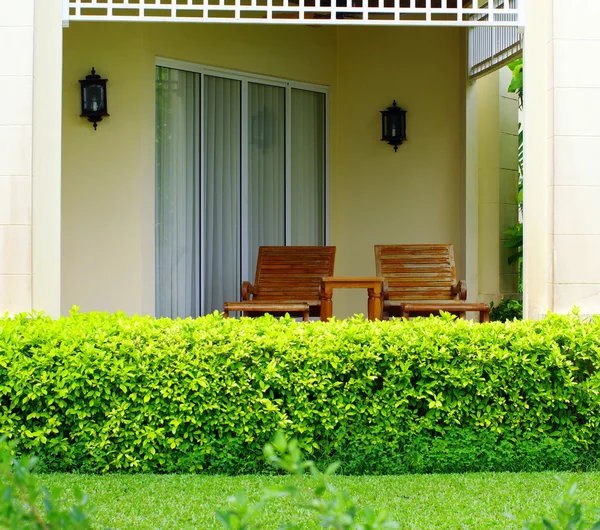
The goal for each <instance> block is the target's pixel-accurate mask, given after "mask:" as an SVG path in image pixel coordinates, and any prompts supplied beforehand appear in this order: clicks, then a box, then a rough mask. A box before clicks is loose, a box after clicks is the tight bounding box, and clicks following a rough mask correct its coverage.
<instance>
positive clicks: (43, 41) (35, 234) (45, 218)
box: [0, 0, 63, 317]
mask: <svg viewBox="0 0 600 530" xmlns="http://www.w3.org/2000/svg"><path fill="white" fill-rule="evenodd" d="M0 1H1V0H0ZM16 1H17V2H18V1H21V0H16ZM34 6H35V17H34V33H35V46H34V68H33V180H32V183H33V189H32V197H33V210H32V211H33V216H32V227H33V231H32V250H33V261H32V303H33V308H34V309H36V310H43V311H44V312H45V313H46V314H49V315H51V316H53V317H58V316H59V315H60V308H61V304H60V302H61V167H62V156H61V148H62V67H63V55H62V46H63V41H62V38H63V19H62V17H63V11H62V0H34Z"/></svg>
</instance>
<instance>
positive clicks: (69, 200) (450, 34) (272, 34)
mask: <svg viewBox="0 0 600 530" xmlns="http://www.w3.org/2000/svg"><path fill="white" fill-rule="evenodd" d="M90 35H94V39H93V41H91V40H90V39H89V36H90ZM99 42H101V43H102V45H101V46H98V45H97V43H99ZM404 50H406V51H410V53H406V52H404ZM465 58H466V31H465V30H464V29H463V28H458V27H456V28H454V27H378V28H373V27H356V26H351V27H335V26H321V25H319V26H297V25H295V26H279V25H271V26H267V25H221V24H167V23H149V24H139V23H126V22H125V23H124V22H118V23H117V22H102V23H100V22H73V23H71V24H70V27H69V28H67V29H65V30H64V56H63V116H62V118H63V139H62V144H63V148H62V162H63V169H62V296H61V298H62V301H61V312H62V313H67V312H68V311H69V309H70V308H71V307H72V306H73V305H77V306H79V307H81V309H82V310H84V311H88V310H104V311H116V310H123V311H126V312H127V313H141V314H156V311H157V292H158V291H157V289H161V284H160V281H158V282H157V275H159V274H160V273H161V270H160V267H161V263H162V266H164V260H163V261H162V262H160V260H159V261H157V259H158V258H157V253H158V252H159V250H158V245H159V244H160V240H159V238H158V236H157V226H158V224H159V223H158V221H157V215H158V208H160V207H161V206H160V197H158V196H157V171H159V169H157V166H156V164H155V162H156V160H157V158H156V157H157V152H158V149H159V148H158V147H155V145H157V144H156V142H157V139H156V134H157V133H156V130H157V129H156V128H155V120H156V116H157V114H156V107H155V104H156V103H155V99H156V83H157V77H156V76H157V73H156V72H157V65H158V66H159V67H161V68H167V69H168V68H174V69H175V70H176V71H178V72H182V71H184V70H186V69H187V71H191V70H196V71H197V68H196V67H198V68H200V67H201V68H206V69H208V70H207V73H206V74H205V75H206V77H203V78H202V80H199V85H201V86H202V89H204V87H205V86H206V87H207V88H206V90H207V91H208V90H209V86H208V82H209V81H210V79H216V78H219V79H228V78H231V79H235V78H240V76H242V77H243V76H244V75H246V76H248V79H249V80H250V81H249V82H250V83H252V82H253V81H254V82H256V79H257V78H258V76H261V77H260V82H261V83H266V84H267V85H268V84H269V83H275V84H278V83H279V84H283V85H285V84H286V83H290V84H292V85H293V84H294V83H301V85H300V87H304V88H306V87H310V86H316V87H323V89H324V90H326V92H324V93H325V94H326V102H325V108H324V109H323V110H324V114H323V118H325V120H324V121H325V123H324V128H323V130H322V134H323V141H324V149H323V152H322V154H321V155H320V156H323V159H322V162H321V163H322V164H323V166H322V168H320V169H315V168H314V167H313V168H311V169H310V170H309V172H310V171H313V172H314V171H319V170H321V169H322V176H321V181H320V182H321V184H320V185H322V186H324V187H323V189H322V192H321V195H319V193H317V194H316V195H315V196H314V201H317V200H319V197H321V196H322V199H320V200H322V201H323V202H322V211H321V212H320V215H321V216H322V221H321V224H320V225H319V228H318V229H315V230H316V232H320V233H318V234H317V235H316V236H310V237H312V238H313V239H314V241H312V240H309V241H308V244H325V243H327V244H332V245H335V246H336V247H337V257H336V264H335V274H336V275H339V276H367V277H368V276H373V275H374V271H375V263H374V254H373V248H374V245H376V244H393V243H405V244H406V243H452V244H453V245H454V246H455V249H456V265H457V271H458V275H459V277H460V278H467V279H469V275H470V277H471V278H470V279H471V282H470V285H469V290H470V299H471V300H477V299H478V298H479V297H478V293H479V285H478V278H477V270H470V271H468V270H467V269H468V265H467V259H468V257H467V254H468V253H469V252H471V253H472V254H474V256H473V255H472V256H471V258H470V259H471V260H472V261H473V262H474V263H477V264H478V262H479V258H478V256H477V247H478V241H477V240H474V241H470V242H468V241H467V239H468V234H467V225H471V223H477V222H478V220H477V216H478V215H479V214H478V210H479V208H478V203H479V199H478V197H477V196H475V197H472V198H471V199H470V200H474V201H476V202H475V203H474V204H473V203H472V202H469V201H468V197H467V189H468V188H470V187H472V186H474V187H475V189H477V187H478V186H477V183H476V182H471V183H468V182H467V167H466V155H467V153H466V152H467V134H468V133H467V108H466V105H467V103H466V90H467V75H466V69H467V63H466V60H465ZM161 61H162V62H161ZM161 65H162V66H161ZM92 66H94V67H95V68H96V70H97V71H98V72H99V73H101V74H102V75H103V76H104V77H106V78H108V79H109V83H108V93H109V98H108V101H109V113H110V117H107V118H105V119H104V120H103V121H102V122H101V123H99V124H98V129H97V130H96V131H95V130H94V129H93V128H92V127H91V125H90V124H89V123H88V122H87V121H86V120H85V119H82V118H80V117H79V110H80V108H79V107H80V96H79V82H78V80H79V79H83V78H84V76H85V75H86V74H88V73H89V70H90V69H91V67H92ZM215 76H217V77H215ZM271 80H273V81H271ZM263 86H264V85H263ZM250 89H252V87H250ZM293 95H294V94H292V96H293ZM236 97H237V96H236ZM240 97H243V95H240ZM393 100H397V102H398V104H399V105H400V106H402V107H403V108H405V109H407V111H408V112H407V121H408V126H407V136H408V140H407V142H405V143H404V144H403V145H401V146H400V147H399V149H398V152H397V153H395V152H394V150H393V149H392V148H391V147H390V146H388V145H387V144H386V143H385V142H381V141H380V137H381V132H380V130H381V115H380V112H379V111H380V110H383V109H385V108H386V107H388V106H389V105H390V104H391V103H392V101H393ZM211 101H212V103H211V105H214V104H217V103H216V100H211ZM206 104H208V103H206ZM243 104H244V103H242V105H243ZM262 105H265V103H264V102H263V103H262ZM515 110H516V107H515ZM205 112H208V107H206V111H205ZM299 112H303V111H302V110H299ZM306 112H308V111H306ZM253 113H254V114H253ZM242 114H243V109H242V112H241V114H240V116H241V115H242ZM255 114H256V111H253V110H252V109H251V108H250V110H249V111H248V114H247V118H246V119H247V122H248V124H247V126H248V127H251V126H252V123H251V122H252V119H253V117H255ZM188 118H189V117H188ZM296 118H297V116H296ZM220 119H223V117H221V118H220ZM513 119H514V120H516V113H515V116H514V118H513ZM286 120H287V124H288V125H289V121H291V122H292V123H291V127H294V121H293V120H294V116H292V117H290V116H287V117H286ZM286 120H284V125H283V127H285V126H286V125H285V121H286ZM157 125H158V124H157ZM242 127H243V125H242ZM515 127H516V122H515ZM203 130H204V131H205V132H206V134H208V131H209V129H208V125H205V126H204V127H203ZM222 132H223V131H221V133H222ZM282 132H283V135H282V136H285V130H284V131H282ZM287 132H288V133H291V129H290V130H288V131H287ZM515 132H516V131H515ZM495 133H496V134H498V130H496V131H495ZM190 134H191V133H190ZM470 134H474V131H471V132H470ZM189 141H190V138H188V139H187V140H186V138H185V135H182V136H181V137H180V142H189ZM193 141H194V142H196V145H197V154H198V157H199V164H204V163H208V162H207V160H208V159H207V157H209V154H208V153H207V152H206V150H207V149H208V147H207V146H206V144H204V147H203V148H200V144H201V142H206V135H205V138H203V139H200V138H196V139H195V140H193ZM282 141H283V139H282ZM241 142H243V140H241ZM274 143H275V144H276V143H277V142H276V141H275V140H274ZM247 144H248V147H242V148H241V149H242V154H241V156H240V157H237V154H236V155H235V156H234V155H231V156H232V157H233V158H235V160H236V161H235V164H239V165H240V166H241V168H238V169H236V171H239V173H240V175H241V177H240V178H239V179H234V180H231V171H230V169H228V170H227V174H226V175H225V173H222V174H221V177H220V179H224V178H226V179H229V180H222V185H223V186H224V188H225V191H222V192H221V193H224V194H225V195H226V197H225V196H224V197H221V198H215V197H214V196H213V197H212V198H211V199H210V203H211V204H214V205H215V206H216V207H217V206H218V204H217V203H218V201H220V200H221V199H222V200H224V201H225V202H226V201H227V200H230V199H231V196H230V195H227V193H229V192H231V189H229V190H227V188H228V187H229V188H231V187H233V188H237V187H238V186H241V191H240V192H239V193H238V192H237V191H236V196H235V198H234V199H231V200H235V201H237V202H236V204H237V205H238V206H236V207H235V208H233V210H235V213H234V216H233V218H234V219H235V220H234V221H232V222H231V225H232V226H225V224H226V221H224V217H219V218H218V219H216V218H214V217H212V218H209V217H203V216H202V214H200V218H201V223H202V224H204V225H206V226H204V229H203V231H202V236H203V237H201V236H198V238H199V239H204V241H206V240H207V239H208V238H209V237H212V234H214V237H215V238H216V239H217V241H215V242H214V245H213V246H210V247H209V246H207V245H208V242H207V243H204V241H203V242H201V243H199V244H198V247H197V251H198V252H199V253H200V254H206V255H208V254H211V253H214V252H219V253H221V254H223V257H222V259H221V261H220V262H219V263H216V262H215V263H212V264H211V263H207V262H206V261H202V259H200V261H201V262H202V263H203V264H204V266H203V271H202V273H201V271H200V269H201V268H202V266H201V265H200V264H199V263H197V262H193V261H191V260H192V257H188V258H183V259H188V260H189V266H188V267H187V269H186V270H188V272H189V275H190V277H189V278H188V279H186V280H181V279H179V280H176V281H179V284H178V285H177V286H175V287H174V288H173V289H175V290H177V289H178V290H179V293H171V295H169V296H185V297H189V296H190V294H191V291H192V290H193V289H197V290H198V292H199V293H200V294H199V296H200V298H201V299H202V300H204V305H203V307H202V308H201V309H200V310H199V311H198V312H197V313H196V314H206V313H209V312H212V311H214V310H222V303H223V301H228V300H229V301H231V300H236V299H239V298H238V297H239V289H240V285H241V281H243V280H253V266H254V261H255V256H256V251H257V247H258V245H259V244H307V243H306V242H305V241H306V239H305V238H306V237H309V236H305V235H302V234H300V235H299V236H298V237H299V238H301V242H300V243H295V240H294V239H291V238H293V237H296V236H294V235H293V234H290V232H293V233H294V234H295V233H296V232H298V233H300V232H302V231H303V230H304V227H305V225H306V224H307V222H308V221H307V219H306V218H305V217H302V215H301V214H299V215H300V217H299V218H298V221H296V223H297V225H298V226H289V225H290V223H291V224H292V225H293V223H294V219H290V217H289V215H288V216H287V217H286V216H285V215H283V216H279V217H278V216H277V215H276V212H273V211H272V210H273V208H275V207H274V206H270V205H269V204H263V203H260V202H258V203H256V204H257V206H256V207H255V210H254V213H253V210H252V208H253V203H252V198H250V199H249V198H248V196H251V194H252V193H253V189H252V188H253V187H254V188H256V189H255V190H254V192H256V191H257V189H258V188H260V190H259V191H260V192H261V193H262V195H265V193H264V192H265V189H264V188H269V189H272V188H273V187H274V186H276V187H278V188H277V189H280V188H283V187H285V186H284V183H283V182H279V183H277V182H276V180H277V179H275V180H273V179H271V180H267V181H258V180H254V181H253V180H252V175H251V169H250V170H249V171H250V175H247V174H245V173H244V169H243V166H244V164H245V163H251V162H252V160H249V161H248V162H246V161H245V160H244V157H245V158H246V159H251V157H252V156H253V151H252V149H255V150H256V149H258V151H260V152H261V153H262V156H263V158H262V159H260V160H262V161H263V162H265V161H266V162H269V160H270V161H271V162H273V160H272V156H271V155H269V153H268V152H269V151H272V150H273V149H275V148H276V147H277V145H274V146H273V145H269V146H258V148H257V146H255V145H254V146H252V144H251V139H249V140H248V142H247ZM239 145H242V143H240V144H239ZM515 147H516V144H515ZM182 148H183V146H182ZM188 149H189V147H188ZM237 149H238V148H237V147H236V148H235V149H233V151H234V152H236V151H237ZM192 150H194V148H192ZM265 153H267V154H266V155H265ZM287 154H288V152H284V151H282V156H283V158H284V160H281V161H279V159H277V161H276V163H281V167H282V170H284V169H285V164H286V163H288V164H289V163H292V162H291V161H289V160H288V161H287V162H286V160H285V158H286V155H287ZM265 156H266V157H267V158H264V157H265ZM269 156H271V158H269ZM294 156H295V155H294V152H292V153H291V158H293V157H294ZM255 157H258V155H255ZM233 158H232V160H233ZM288 158H289V157H288ZM211 167H213V168H214V166H211ZM236 167H237V166H236ZM514 169H516V167H515V168H514ZM262 171H263V173H264V172H265V171H267V172H268V171H269V169H268V168H263V169H262ZM302 174H303V175H304V177H303V178H306V175H308V173H306V172H305V173H302ZM201 178H205V179H206V178H208V176H207V174H206V173H204V174H203V176H202V177H201ZM280 178H281V179H284V178H285V177H284V176H283V175H281V176H280ZM244 180H245V182H244ZM305 185H308V183H306V184H305ZM302 187H303V184H302V182H300V183H299V184H297V185H296V188H297V189H296V188H294V185H293V182H292V185H291V186H289V187H288V189H287V192H286V191H283V189H281V193H282V194H284V195H285V193H287V199H286V198H285V197H284V198H283V199H282V201H281V202H282V207H283V208H286V207H287V206H288V205H289V206H290V208H291V209H293V208H294V207H295V204H296V203H295V202H294V196H292V197H290V196H289V195H290V194H294V193H295V194H298V193H301V189H302ZM290 188H291V189H290ZM202 189H204V190H205V191H206V188H202V184H200V188H199V189H198V190H197V191H196V193H197V194H198V195H197V197H196V200H197V202H198V204H199V205H200V206H199V207H200V208H208V207H209V206H210V205H209V204H207V203H206V202H203V198H202V197H201V190H202ZM472 191H473V190H472V189H471V193H472ZM270 193H271V192H270ZM272 193H276V191H273V192H272ZM244 194H248V195H247V196H244ZM227 197H229V199H228V198H227ZM263 200H265V199H264V198H263ZM269 200H273V199H272V198H271V199H269ZM305 200H306V199H305ZM215 201H217V202H215ZM290 201H291V202H290ZM310 202H311V201H310V200H309V203H310ZM259 204H262V206H261V208H262V210H259V209H256V208H258V205H259ZM298 207H303V208H306V207H307V205H304V206H298ZM316 209H317V210H318V208H316ZM233 210H231V211H230V213H229V214H227V216H226V217H227V218H229V217H231V215H232V212H233ZM312 216H314V213H313V214H311V215H310V216H309V217H312ZM275 218H278V219H279V218H281V222H282V225H285V226H281V227H280V230H275V231H273V230H270V231H269V230H268V229H267V228H265V226H259V227H258V228H257V229H256V230H254V231H253V230H252V227H251V226H249V225H253V224H255V225H256V224H258V225H261V224H262V225H265V224H271V223H274V222H277V221H273V219H275ZM300 225H301V226H300ZM232 229H235V230H236V231H237V230H239V234H236V235H235V236H231V234H230V231H231V230H232ZM315 230H312V232H315ZM497 230H498V229H497V228H496V232H495V233H491V234H489V235H488V236H486V237H490V238H492V239H493V240H494V242H495V244H496V246H497V247H498V248H500V246H501V245H500V243H499V235H498V232H497ZM228 234H229V235H228ZM219 238H220V239H219ZM223 238H226V239H223ZM273 238H275V240H273ZM302 238H304V239H302ZM290 239H291V240H290ZM186 241H188V242H189V241H190V240H189V239H188V240H186ZM189 244H190V245H191V243H189ZM188 250H191V249H188ZM179 258H181V254H178V255H177V256H176V257H174V256H173V255H172V254H169V255H168V256H167V259H168V260H171V261H172V260H173V259H179ZM488 261H489V260H488ZM194 263H195V264H194ZM219 264H220V265H221V266H219ZM213 265H214V267H213V268H214V273H212V274H213V275H212V276H211V273H210V270H212V269H211V267H212V266H213ZM477 266H478V265H477ZM193 267H197V269H196V270H195V271H192V270H191V268H193ZM485 267H486V269H488V272H489V267H490V264H489V263H485ZM499 268H500V261H499V258H498V263H496V267H495V271H493V272H492V274H495V275H496V276H498V274H499V272H500V271H499ZM172 270H173V273H172V274H169V275H168V278H165V279H163V280H162V281H166V282H167V283H169V285H168V286H167V289H171V283H172V282H173V274H175V272H176V271H177V270H181V269H177V265H176V264H174V265H173V269H172ZM227 271H229V272H228V273H227ZM163 276H167V275H163ZM192 276H193V277H194V278H197V281H199V282H200V283H201V284H202V285H197V284H196V283H194V280H193V279H192ZM182 282H183V283H182ZM216 283H218V284H219V285H222V288H220V289H218V288H217V286H216V285H215V284H216ZM208 291H211V292H212V291H218V292H217V293H214V292H213V293H212V294H211V301H210V302H208V301H207V298H209V296H208V295H205V296H204V297H203V296H202V293H203V292H208ZM181 293H185V294H181ZM486 294H491V295H492V296H495V297H496V299H497V298H498V295H499V294H501V293H500V292H499V291H498V292H496V293H486ZM490 299H491V298H490ZM334 302H335V312H334V313H335V314H336V316H346V315H350V314H353V313H355V312H362V313H364V312H365V301H364V296H363V295H362V293H358V292H352V291H348V292H346V291H339V292H336V294H335V300H334ZM190 303H191V302H190ZM176 305H177V304H176ZM180 305H181V304H180ZM184 305H185V304H184ZM190 307H191V306H190ZM183 311H184V314H182V315H181V316H185V309H184V310H183ZM189 311H190V312H191V314H194V311H193V310H189Z"/></svg>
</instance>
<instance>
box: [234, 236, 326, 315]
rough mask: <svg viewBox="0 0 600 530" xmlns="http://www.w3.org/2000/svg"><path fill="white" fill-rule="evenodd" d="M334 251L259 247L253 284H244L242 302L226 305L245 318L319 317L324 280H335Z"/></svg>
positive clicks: (313, 248)
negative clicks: (267, 315)
mask: <svg viewBox="0 0 600 530" xmlns="http://www.w3.org/2000/svg"><path fill="white" fill-rule="evenodd" d="M334 260H335V247H321V246H314V247H260V248H259V249H258V259H257V262H256V279H255V281H254V284H251V283H250V282H244V283H243V284H242V301H241V302H226V303H225V309H224V313H225V317H227V316H229V311H242V312H243V315H244V316H250V315H252V316H260V315H263V314H265V313H270V314H272V315H275V316H280V315H284V314H285V313H289V314H290V315H292V316H302V318H303V319H304V320H308V317H309V316H320V312H321V300H320V296H319V294H320V292H319V291H320V288H321V278H323V277H324V276H333V265H334Z"/></svg>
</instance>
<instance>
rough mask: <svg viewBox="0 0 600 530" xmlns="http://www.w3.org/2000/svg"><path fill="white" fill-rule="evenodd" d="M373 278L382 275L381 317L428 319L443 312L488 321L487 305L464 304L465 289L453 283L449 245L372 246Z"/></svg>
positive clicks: (452, 257) (462, 284) (465, 297)
mask: <svg viewBox="0 0 600 530" xmlns="http://www.w3.org/2000/svg"><path fill="white" fill-rule="evenodd" d="M375 267H376V270H377V276H382V277H383V278H384V279H385V281H384V287H383V318H384V319H387V318H389V317H390V316H398V317H406V318H409V317H411V316H429V315H435V314H439V313H440V311H446V312H448V313H452V314H454V315H457V316H459V317H460V318H465V317H466V315H465V313H466V312H467V311H476V312H478V313H479V321H480V322H488V321H489V317H490V306H489V305H488V304H484V303H477V302H467V301H466V299H467V286H466V283H465V282H464V281H463V280H460V281H457V279H456V268H455V265H454V247H453V246H452V245H375Z"/></svg>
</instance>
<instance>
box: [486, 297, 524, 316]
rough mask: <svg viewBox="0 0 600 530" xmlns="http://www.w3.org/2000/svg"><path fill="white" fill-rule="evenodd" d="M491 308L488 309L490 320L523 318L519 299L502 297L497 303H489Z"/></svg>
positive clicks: (521, 304)
mask: <svg viewBox="0 0 600 530" xmlns="http://www.w3.org/2000/svg"><path fill="white" fill-rule="evenodd" d="M490 305H491V306H492V310H491V311H490V320H491V321H492V322H506V321H508V320H514V319H517V320H521V319H522V318H523V302H521V301H520V300H511V299H509V298H504V299H503V300H501V301H500V302H499V303H498V305H494V302H492V303H491V304H490Z"/></svg>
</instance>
